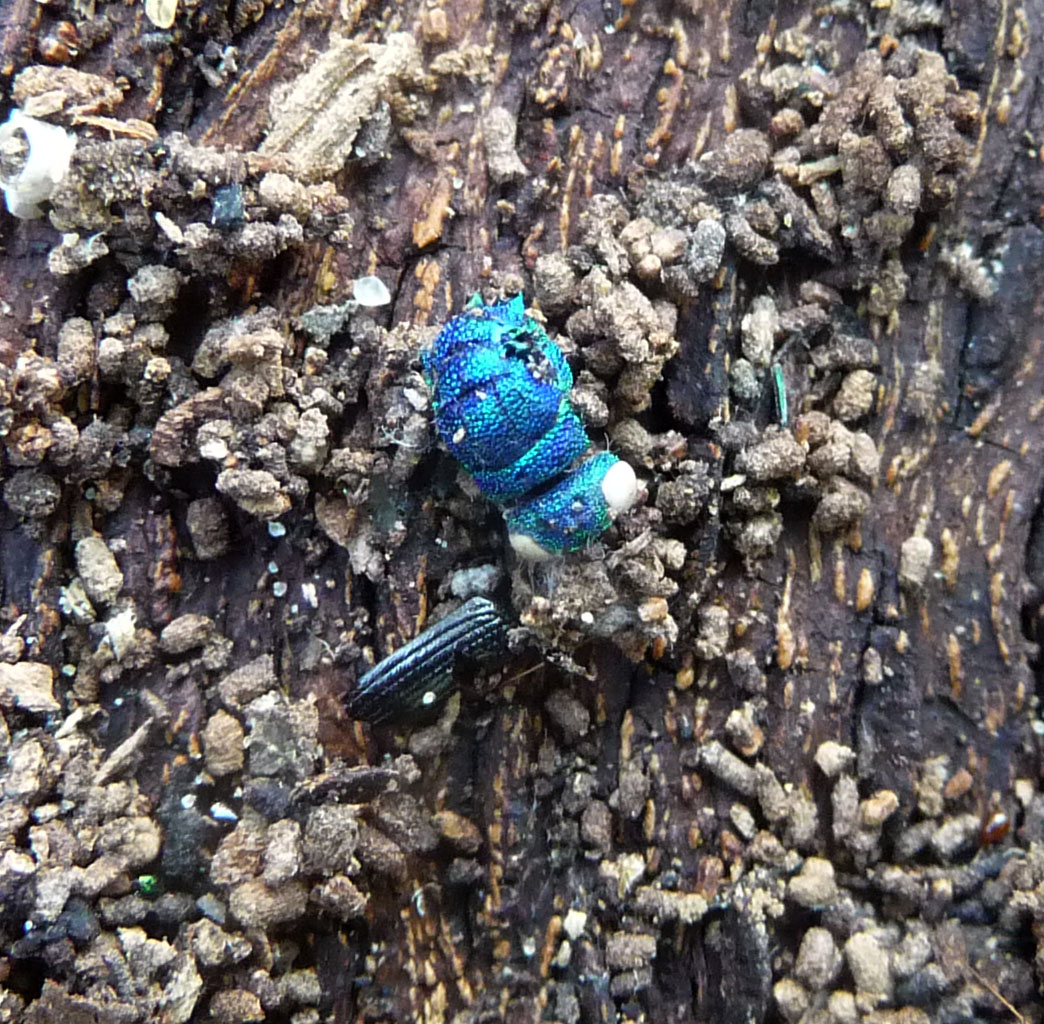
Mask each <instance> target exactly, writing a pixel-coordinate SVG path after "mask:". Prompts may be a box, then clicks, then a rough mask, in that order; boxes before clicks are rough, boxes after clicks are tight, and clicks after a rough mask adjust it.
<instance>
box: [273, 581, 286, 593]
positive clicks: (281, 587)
mask: <svg viewBox="0 0 1044 1024" xmlns="http://www.w3.org/2000/svg"><path fill="white" fill-rule="evenodd" d="M272 593H273V594H275V596H276V597H285V596H286V584H285V583H284V582H283V581H282V580H279V581H278V582H276V583H273V584H272Z"/></svg>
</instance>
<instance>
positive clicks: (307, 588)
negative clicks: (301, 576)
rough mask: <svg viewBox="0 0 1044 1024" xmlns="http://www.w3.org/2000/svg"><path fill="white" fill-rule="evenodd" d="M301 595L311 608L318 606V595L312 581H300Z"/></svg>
mask: <svg viewBox="0 0 1044 1024" xmlns="http://www.w3.org/2000/svg"><path fill="white" fill-rule="evenodd" d="M301 596H302V597H303V598H304V600H305V603H306V604H307V605H308V606H309V607H311V608H318V607H319V595H318V594H317V593H316V589H315V584H314V583H302V584H301Z"/></svg>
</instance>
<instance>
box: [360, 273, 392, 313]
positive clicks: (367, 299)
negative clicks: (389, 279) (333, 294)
mask: <svg viewBox="0 0 1044 1024" xmlns="http://www.w3.org/2000/svg"><path fill="white" fill-rule="evenodd" d="M352 298H354V299H355V301H356V302H358V303H359V305H360V306H366V307H368V308H369V307H373V306H387V305H388V303H389V302H391V292H389V291H388V288H387V286H386V285H385V283H384V282H383V281H382V280H381V279H380V278H379V277H360V278H357V279H356V281H355V284H354V285H353V286H352Z"/></svg>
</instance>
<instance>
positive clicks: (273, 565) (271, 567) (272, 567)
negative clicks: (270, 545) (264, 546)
mask: <svg viewBox="0 0 1044 1024" xmlns="http://www.w3.org/2000/svg"><path fill="white" fill-rule="evenodd" d="M268 571H269V572H270V573H271V574H272V575H273V576H275V575H276V574H277V573H278V572H279V563H278V562H269V563H268Z"/></svg>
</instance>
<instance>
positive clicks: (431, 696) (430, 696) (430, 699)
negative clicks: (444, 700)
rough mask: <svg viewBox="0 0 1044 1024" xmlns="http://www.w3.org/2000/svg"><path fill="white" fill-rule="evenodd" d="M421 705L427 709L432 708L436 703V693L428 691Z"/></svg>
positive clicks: (422, 698)
mask: <svg viewBox="0 0 1044 1024" xmlns="http://www.w3.org/2000/svg"><path fill="white" fill-rule="evenodd" d="M421 703H422V704H423V705H424V706H425V707H426V708H430V707H431V706H432V704H434V703H435V691H434V690H427V691H426V692H425V694H424V696H423V697H421Z"/></svg>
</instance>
